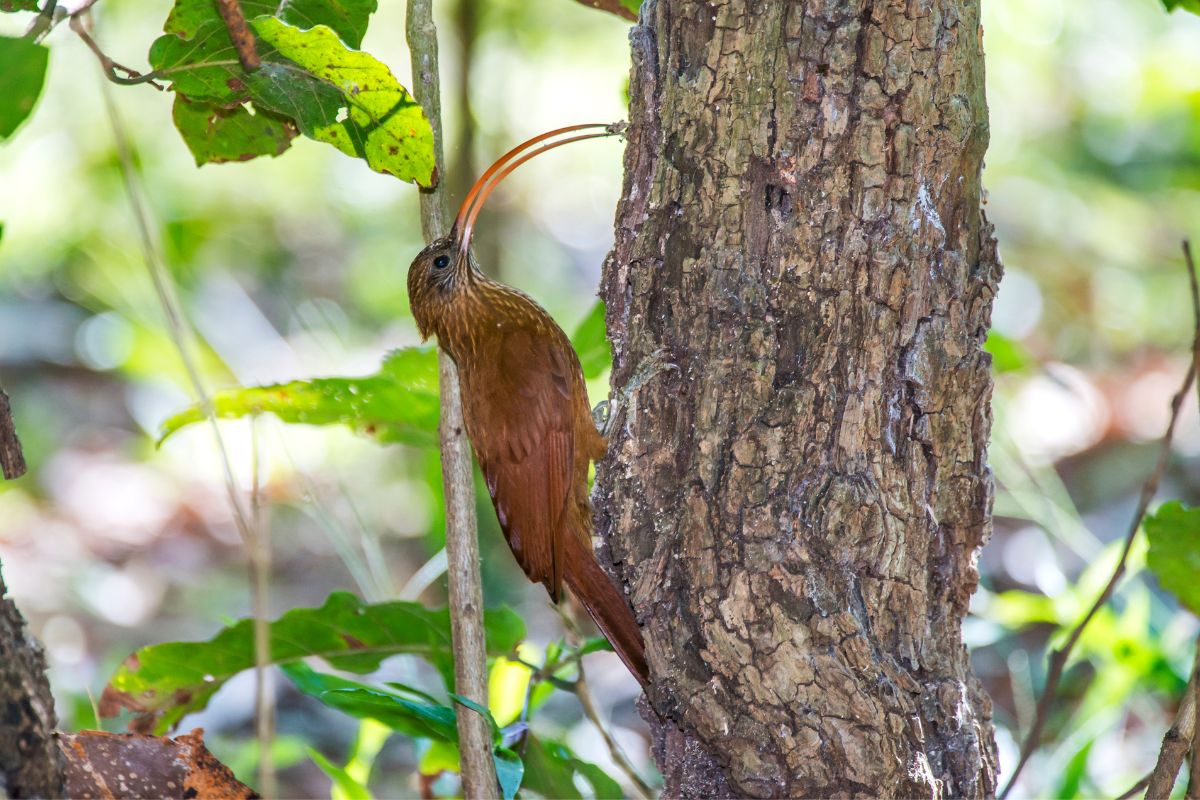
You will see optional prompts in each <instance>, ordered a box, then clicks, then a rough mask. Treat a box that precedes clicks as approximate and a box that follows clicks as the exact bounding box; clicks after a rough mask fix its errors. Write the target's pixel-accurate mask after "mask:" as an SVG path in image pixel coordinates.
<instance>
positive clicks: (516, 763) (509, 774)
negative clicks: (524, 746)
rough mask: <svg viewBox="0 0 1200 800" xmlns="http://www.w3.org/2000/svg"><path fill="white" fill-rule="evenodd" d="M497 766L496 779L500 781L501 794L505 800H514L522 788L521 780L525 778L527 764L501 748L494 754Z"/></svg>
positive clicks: (493, 757)
mask: <svg viewBox="0 0 1200 800" xmlns="http://www.w3.org/2000/svg"><path fill="white" fill-rule="evenodd" d="M492 760H493V761H494V762H495V764H496V777H497V778H498V779H499V781H500V792H501V793H502V794H503V795H504V800H513V798H514V797H516V796H517V790H519V789H520V788H521V778H523V777H524V776H525V764H524V763H523V762H522V761H521V757H520V756H518V755H517V754H516V753H514V752H513V751H512V750H509V749H508V748H506V747H499V748H497V749H496V750H495V751H493V753H492Z"/></svg>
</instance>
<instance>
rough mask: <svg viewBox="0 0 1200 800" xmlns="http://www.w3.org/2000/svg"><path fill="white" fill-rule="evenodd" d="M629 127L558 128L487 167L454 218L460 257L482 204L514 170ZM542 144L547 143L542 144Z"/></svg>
mask: <svg viewBox="0 0 1200 800" xmlns="http://www.w3.org/2000/svg"><path fill="white" fill-rule="evenodd" d="M626 127H627V126H626V124H625V123H624V122H616V123H611V124H605V123H601V122H593V123H587V124H583V125H569V126H567V127H565V128H556V129H555V130H552V131H547V132H546V133H543V134H539V135H538V136H535V137H533V138H532V139H529V140H528V141H525V142H522V143H521V144H519V145H517V146H516V147H514V148H513V149H512V150H509V151H508V152H507V153H505V154H504V155H502V156H500V158H498V159H496V163H494V164H492V165H491V166H490V167H488V168H487V171H486V172H484V173H483V174H482V175H481V176H479V180H477V181H475V185H474V186H472V187H471V191H469V192H468V193H467V196H466V198H465V199H464V200H463V203H462V207H461V208H459V210H458V216H457V217H455V218H454V227H453V228H452V229H451V230H452V231H453V233H454V235H455V236H457V237H458V249H459V257H460V258H462V257H465V256H466V253H467V249H468V248H469V247H470V246H471V234H472V233H473V232H474V229H475V220H476V219H477V218H478V217H479V212H480V211H482V210H483V204H484V203H486V202H487V199H488V196H489V195H491V193H492V192H493V191H494V190H495V188H496V187H497V186H499V185H500V182H501V181H503V180H504V179H505V178H507V177H508V176H509V175H510V174H512V172H513V170H515V169H516V168H517V167H519V166H521V165H522V164H524V163H525V162H526V161H529V160H530V159H531V158H536V157H537V156H540V155H541V154H542V153H545V152H546V151H547V150H553V149H554V148H556V147H562V146H563V145H564V144H571V143H573V142H582V141H583V140H585V139H601V138H604V137H607V136H620V135H621V134H623V133H624V132H625V129H626ZM584 130H591V131H593V132H592V133H577V132H578V131H584ZM572 133H574V134H577V135H575V136H567V138H565V139H557V140H555V137H559V136H564V135H566V134H572ZM550 140H554V141H550ZM542 142H548V143H547V144H542ZM539 144H541V147H537V148H536V149H531V148H534V147H535V145H539Z"/></svg>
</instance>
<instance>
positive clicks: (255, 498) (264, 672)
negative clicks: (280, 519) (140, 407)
mask: <svg viewBox="0 0 1200 800" xmlns="http://www.w3.org/2000/svg"><path fill="white" fill-rule="evenodd" d="M261 466H262V464H261V460H260V455H259V441H258V417H257V416H251V417H250V515H251V519H252V521H253V523H254V524H253V525H251V526H250V530H251V531H252V533H253V534H254V535H253V536H251V537H250V543H249V551H250V581H251V585H252V586H253V587H254V700H255V702H254V716H255V733H256V734H257V736H258V791H259V794H261V795H262V796H263V797H268V798H271V797H276V796H278V784H277V782H276V780H275V778H276V775H275V758H274V754H273V753H272V752H271V742H272V741H274V739H275V691H274V688H275V687H274V681H273V680H272V677H273V676H272V674H271V671H270V666H271V627H270V623H269V622H268V621H267V614H268V613H269V608H268V606H269V601H270V588H271V534H270V530H269V529H268V528H267V527H266V526H265V525H263V515H262V470H261Z"/></svg>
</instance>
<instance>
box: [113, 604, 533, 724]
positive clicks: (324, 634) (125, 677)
mask: <svg viewBox="0 0 1200 800" xmlns="http://www.w3.org/2000/svg"><path fill="white" fill-rule="evenodd" d="M484 626H485V634H486V637H487V647H488V652H489V653H491V654H493V655H502V654H504V653H508V652H511V651H512V649H513V648H514V647H516V645H517V644H518V643H519V642H520V641H521V640H522V639H523V638H524V637H525V625H524V623H523V622H522V621H521V618H520V617H518V616H517V615H516V614H515V613H514V612H512V611H511V610H509V609H507V608H501V609H494V610H488V611H485V612H484ZM270 645H271V663H275V664H283V663H287V662H291V661H296V660H298V659H300V658H304V657H308V656H319V657H321V658H324V659H325V660H326V661H328V662H329V663H330V664H332V665H333V666H334V667H336V668H337V669H342V670H346V671H348V672H357V673H364V672H370V671H372V670H375V669H377V668H378V667H379V664H380V662H381V661H383V659H385V658H387V657H389V656H392V655H397V654H401V653H410V654H416V655H422V656H425V657H427V658H430V659H431V660H434V661H435V662H437V661H439V660H441V661H448V660H449V658H450V655H449V654H450V615H449V612H448V611H447V610H446V609H437V610H431V609H427V608H425V607H424V606H421V605H419V604H417V603H403V602H390V603H378V604H375V605H368V604H366V603H363V602H362V601H361V600H359V599H358V598H357V597H355V596H354V595H352V594H349V593H347V592H334V593H333V594H331V595H330V596H329V598H328V599H327V600H326V601H325V604H324V605H323V606H321V607H320V608H300V609H294V610H292V611H289V612H288V613H286V614H284V615H283V616H282V617H280V618H279V619H278V620H276V621H275V622H273V623H271V625H270ZM253 666H254V630H253V621H252V620H248V619H247V620H242V621H240V622H238V623H236V624H235V625H232V626H230V627H227V628H225V629H224V630H222V631H221V632H220V633H218V634H217V635H216V636H215V637H213V638H212V639H210V640H208V641H207V642H170V643H166V644H157V645H151V646H149V647H145V648H143V649H141V650H139V651H138V652H136V653H134V654H133V655H132V656H130V657H129V658H128V659H126V662H125V664H123V665H122V666H121V668H120V669H119V670H117V673H116V674H115V675H114V676H113V678H112V680H111V681H109V684H108V686H107V687H106V688H105V690H104V696H103V698H102V700H101V709H100V710H101V713H102V714H103V715H104V716H106V717H111V716H115V715H116V714H117V713H118V712H119V711H120V709H121V708H127V709H129V710H131V711H133V712H135V714H137V715H138V719H137V720H136V721H135V725H134V727H136V729H137V730H142V731H150V730H153V731H155V732H159V733H161V732H164V731H166V730H168V729H170V728H171V727H172V726H173V725H175V724H176V723H177V722H178V721H179V719H180V718H181V717H183V715H185V714H188V713H191V712H193V711H199V710H200V709H202V708H204V706H205V705H206V704H207V703H208V700H209V698H210V697H212V695H213V694H214V693H215V692H216V691H217V689H219V688H221V686H223V685H224V684H225V682H226V681H228V680H229V679H230V678H232V677H233V676H234V675H236V674H237V673H239V672H241V671H242V670H245V669H249V668H251V667H253Z"/></svg>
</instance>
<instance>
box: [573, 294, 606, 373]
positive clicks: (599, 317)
mask: <svg viewBox="0 0 1200 800" xmlns="http://www.w3.org/2000/svg"><path fill="white" fill-rule="evenodd" d="M571 345H572V346H573V347H574V348H575V352H576V353H578V354H579V364H580V366H582V367H583V377H584V378H586V379H587V380H592V379H593V378H598V377H599V376H600V375H601V374H602V373H603V372H604V370H606V369H608V368H609V367H611V366H612V346H611V345H610V344H609V342H608V331H607V329H606V328H605V327H604V301H603V300H597V301H596V304H595V305H594V306H592V310H591V311H589V312H588V313H587V316H586V317H584V318H583V320H582V321H581V322H580V323H579V325H578V326H577V327H576V328H575V333H574V334H572V335H571Z"/></svg>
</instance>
